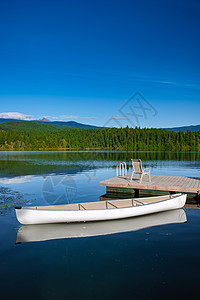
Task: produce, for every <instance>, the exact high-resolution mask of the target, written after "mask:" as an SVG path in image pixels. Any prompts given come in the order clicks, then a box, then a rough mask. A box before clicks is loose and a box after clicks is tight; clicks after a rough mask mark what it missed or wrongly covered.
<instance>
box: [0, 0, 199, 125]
mask: <svg viewBox="0 0 200 300" xmlns="http://www.w3.org/2000/svg"><path fill="white" fill-rule="evenodd" d="M199 28H200V2H199V1H194V0H193V1H185V0H173V1H172V0H168V1H162V0H157V1H154V0H152V1H151V0H131V1H127V0H123V1H122V0H120V1H119V0H115V1H112V0H107V1H104V0H101V1H98V0H95V1H92V0H91V1H87V0H85V1H81V0H79V1H77V0H74V1H67V0H65V1H64V0H56V1H55V0H54V1H51V0H48V1H44V0H40V1H38V0H34V1H32V0H30V1H21V0H18V1H11V0H7V1H1V2H0V41H1V44H0V104H1V105H0V116H2V113H7V112H17V113H20V114H23V115H25V116H26V115H28V116H31V117H24V118H29V119H31V118H33V119H38V118H41V117H43V116H46V117H48V118H49V119H51V120H66V121H69V120H74V121H77V122H82V123H88V124H94V125H104V124H107V123H108V121H109V120H111V121H112V122H114V124H116V125H117V126H125V125H129V126H134V125H140V126H141V127H173V126H183V125H191V124H199V109H200V104H199V103H200V72H199V71H200V55H199V53H200V39H199ZM136 92H139V93H140V94H136V97H135V98H134V97H133V98H132V99H131V100H130V101H129V99H130V98H131V97H132V96H133V95H135V93H136ZM138 95H139V96H138ZM138 97H139V98H138ZM126 103H127V106H126V107H125V110H126V111H125V110H124V111H122V109H121V108H122V107H124V105H125V104H126ZM141 105H142V106H143V107H145V108H146V111H145V112H144V110H143V111H142V109H141ZM132 112H133V113H132ZM155 112H156V113H155Z"/></svg>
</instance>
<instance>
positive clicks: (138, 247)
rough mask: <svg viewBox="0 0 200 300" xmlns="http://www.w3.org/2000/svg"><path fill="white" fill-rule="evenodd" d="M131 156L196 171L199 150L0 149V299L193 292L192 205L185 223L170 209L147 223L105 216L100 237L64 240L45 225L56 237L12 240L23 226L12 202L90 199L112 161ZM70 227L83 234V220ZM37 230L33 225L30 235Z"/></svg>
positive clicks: (195, 219) (195, 220)
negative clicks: (79, 225)
mask: <svg viewBox="0 0 200 300" xmlns="http://www.w3.org/2000/svg"><path fill="white" fill-rule="evenodd" d="M138 157H139V158H141V159H142V161H143V167H150V168H151V173H152V174H160V175H176V176H189V177H200V154H199V153H172V152H166V153H162V152H138V153H136V152H134V153H132V152H0V240H1V241H0V286H1V299H15V298H16V299H194V297H195V298H196V297H197V296H198V295H199V270H200V260H199V253H200V252H199V251H200V210H199V209H186V211H185V213H184V212H183V213H184V214H185V218H186V219H187V223H185V222H184V218H183V219H182V220H180V219H179V218H177V220H176V218H174V217H172V216H170V215H169V216H167V220H169V221H168V222H166V221H165V216H164V215H163V216H161V217H159V216H157V217H156V218H154V219H153V221H152V220H149V219H147V218H145V219H144V218H143V219H141V218H137V223H136V221H134V220H131V219H130V220H129V221H128V223H124V222H121V223H119V222H118V223H112V221H111V222H107V223H105V224H104V225H105V226H104V229H102V228H101V227H102V225H99V224H98V223H97V224H96V230H97V231H98V230H100V232H101V235H96V236H90V237H88V236H85V237H84V234H82V233H81V234H82V237H76V238H74V237H72V238H66V236H65V238H64V236H62V234H63V228H61V229H59V228H58V227H54V228H52V227H51V228H47V231H45V230H44V231H45V232H46V234H47V235H48V237H51V235H52V234H53V232H56V233H58V236H59V234H60V237H62V238H60V239H59V238H56V239H48V240H45V241H35V242H33V241H32V242H26V243H25V242H24V243H20V244H15V242H16V237H17V232H18V231H19V232H21V231H20V230H23V228H22V229H21V228H20V227H21V225H20V224H19V223H18V222H17V220H16V218H15V213H14V208H13V207H14V205H15V204H16V203H20V204H22V205H38V204H41V205H49V204H62V203H76V202H86V201H98V200H99V197H100V196H101V195H102V194H104V193H105V188H104V187H100V186H99V181H101V180H104V179H106V178H110V177H113V176H115V165H116V163H117V162H118V161H121V160H123V161H126V162H127V163H128V162H129V165H130V159H131V158H138ZM129 172H131V169H129ZM167 223H171V224H167ZM135 224H136V225H135ZM161 224H162V225H161ZM66 226H67V225H66ZM70 226H71V225H70ZM126 226H127V227H126ZM77 228H78V227H77ZM77 228H76V227H73V226H72V227H71V229H70V232H73V231H74V232H76V234H79V231H81V230H82V231H84V230H89V232H90V233H91V226H90V225H87V224H86V225H85V226H84V224H83V225H82V227H80V230H79V228H78V229H77ZM126 228H127V230H125V229H126ZM128 228H129V229H128ZM67 230H68V229H67V228H66V227H65V228H64V231H67ZM103 233H109V234H106V235H103ZM41 234H44V232H43V233H42V229H41V230H40V228H39V230H38V232H37V236H36V238H37V239H38V240H41ZM28 237H29V238H30V239H31V235H29V233H28Z"/></svg>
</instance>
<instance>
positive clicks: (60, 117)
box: [50, 115, 96, 121]
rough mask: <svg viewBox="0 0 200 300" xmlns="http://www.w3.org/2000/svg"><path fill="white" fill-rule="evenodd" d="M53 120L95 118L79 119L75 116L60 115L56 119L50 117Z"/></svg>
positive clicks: (79, 117)
mask: <svg viewBox="0 0 200 300" xmlns="http://www.w3.org/2000/svg"><path fill="white" fill-rule="evenodd" d="M50 118H51V119H53V120H60V121H62V120H75V119H96V117H81V116H76V115H60V116H58V117H50Z"/></svg>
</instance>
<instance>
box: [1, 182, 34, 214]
mask: <svg viewBox="0 0 200 300" xmlns="http://www.w3.org/2000/svg"><path fill="white" fill-rule="evenodd" d="M24 196H25V195H23V194H21V193H20V192H17V191H13V190H11V189H10V188H7V187H0V215H7V214H8V213H9V212H11V209H13V208H14V207H15V206H16V205H24V204H25V205H28V204H31V203H30V201H29V200H27V199H25V198H24Z"/></svg>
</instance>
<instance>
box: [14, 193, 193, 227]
mask: <svg viewBox="0 0 200 300" xmlns="http://www.w3.org/2000/svg"><path fill="white" fill-rule="evenodd" d="M186 197H187V195H186V194H181V195H179V196H177V197H176V196H175V197H173V198H172V199H168V200H164V201H159V202H155V203H150V204H145V205H139V206H136V207H135V206H134V207H126V208H117V209H115V208H114V209H98V210H95V209H93V210H79V211H77V210H74V211H72V210H71V211H67V210H48V207H47V209H45V210H40V209H33V208H31V207H30V208H29V207H22V208H21V209H15V211H16V216H17V219H18V221H19V222H20V223H21V224H26V225H27V224H49V223H71V222H90V221H103V220H115V219H123V218H131V217H136V216H141V215H147V214H152V213H156V212H161V211H167V210H172V209H177V208H181V207H183V206H184V204H185V202H186Z"/></svg>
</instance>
